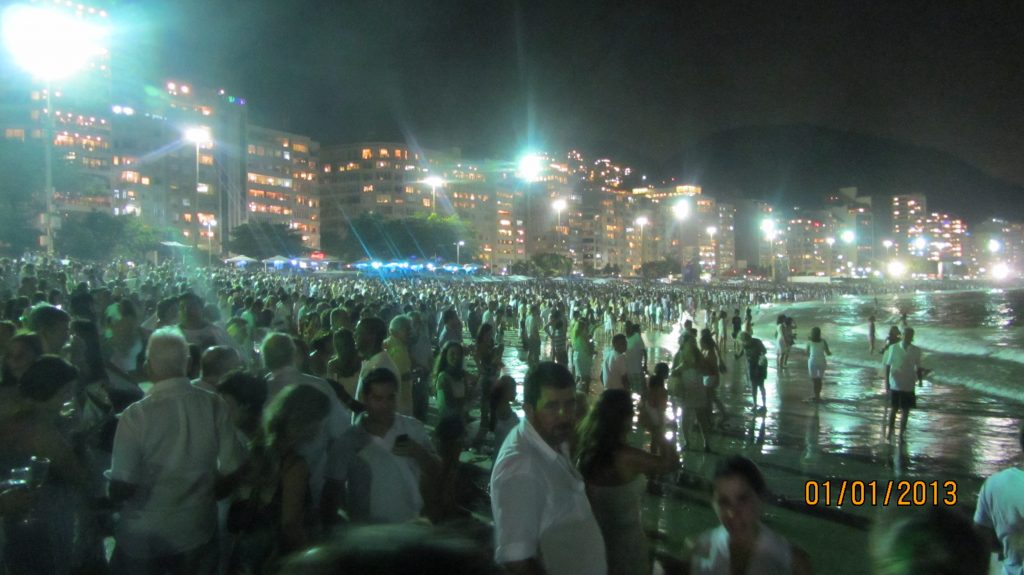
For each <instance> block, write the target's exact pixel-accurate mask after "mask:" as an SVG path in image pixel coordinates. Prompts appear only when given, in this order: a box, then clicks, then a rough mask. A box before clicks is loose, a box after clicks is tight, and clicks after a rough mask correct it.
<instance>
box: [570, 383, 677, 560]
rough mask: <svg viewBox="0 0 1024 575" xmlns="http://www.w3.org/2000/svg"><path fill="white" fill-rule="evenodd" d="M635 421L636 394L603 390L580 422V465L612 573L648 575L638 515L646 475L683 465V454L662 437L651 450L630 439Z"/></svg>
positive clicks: (660, 472) (578, 461)
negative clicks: (634, 402)
mask: <svg viewBox="0 0 1024 575" xmlns="http://www.w3.org/2000/svg"><path fill="white" fill-rule="evenodd" d="M632 422H633V398H632V396H631V395H630V393H629V392H628V391H626V390H623V389H609V390H607V391H605V392H604V393H603V394H601V397H600V398H599V399H598V400H597V403H595V404H594V407H593V408H592V409H591V411H590V413H589V414H587V416H586V417H585V418H584V419H583V422H582V423H580V443H579V447H578V454H579V455H578V456H577V466H578V468H579V470H580V474H581V475H583V479H584V480H585V481H586V483H587V496H588V498H589V499H590V506H591V508H593V511H594V517H595V518H596V519H597V524H598V525H599V526H600V528H601V533H602V535H603V536H604V545H605V554H606V557H607V559H608V575H649V574H650V573H651V560H650V551H649V546H648V543H647V539H646V536H645V535H644V530H643V523H642V521H641V518H640V500H641V497H642V496H643V493H644V488H645V487H646V485H647V481H646V477H645V476H656V475H660V474H662V473H668V472H670V471H672V470H674V469H675V468H677V467H678V466H679V454H678V453H677V452H676V451H675V449H674V447H673V446H672V445H671V444H670V443H668V442H666V441H665V438H664V435H662V436H661V437H660V438H656V439H660V441H661V443H662V444H661V445H659V454H658V455H653V454H651V453H648V452H646V451H644V450H642V449H637V448H635V447H632V446H630V445H629V444H628V443H627V442H626V436H627V435H628V434H629V431H630V427H631V425H632Z"/></svg>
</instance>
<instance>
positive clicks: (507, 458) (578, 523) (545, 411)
mask: <svg viewBox="0 0 1024 575" xmlns="http://www.w3.org/2000/svg"><path fill="white" fill-rule="evenodd" d="M524 395H525V398H524V402H523V408H524V410H525V411H526V419H525V420H524V421H522V422H520V424H519V426H518V427H516V428H515V429H513V430H512V432H511V433H509V435H508V437H507V438H506V439H505V443H504V444H503V445H502V447H501V452H500V453H499V454H498V459H497V461H496V462H495V464H494V470H493V472H492V473H491V510H492V512H493V515H494V537H495V545H494V559H495V561H496V562H497V563H499V564H501V565H502V566H503V567H505V568H506V569H507V570H508V571H509V572H510V573H528V574H541V573H546V574H549V575H575V574H579V575H604V574H605V573H607V571H608V567H607V563H606V560H605V551H604V539H603V538H602V536H601V530H600V528H599V527H598V525H597V520H596V519H595V518H594V513H593V511H592V510H591V508H590V502H589V501H588V500H587V492H586V487H585V485H584V483H583V478H582V477H581V476H580V474H579V472H577V471H576V468H575V466H574V465H573V464H572V461H571V460H570V458H569V445H568V442H569V439H570V437H571V436H572V434H573V429H574V423H575V420H574V415H575V412H576V386H575V382H574V380H573V377H572V374H571V373H569V370H568V369H567V368H566V367H565V366H563V365H559V364H556V363H554V362H549V361H546V362H541V363H539V364H538V365H537V366H535V367H534V368H532V369H531V370H530V372H529V373H528V374H527V375H526V383H525V392H524Z"/></svg>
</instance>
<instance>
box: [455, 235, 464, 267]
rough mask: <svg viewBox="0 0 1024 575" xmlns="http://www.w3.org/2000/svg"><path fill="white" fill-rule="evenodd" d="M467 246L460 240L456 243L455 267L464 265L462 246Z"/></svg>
mask: <svg viewBox="0 0 1024 575" xmlns="http://www.w3.org/2000/svg"><path fill="white" fill-rule="evenodd" d="M464 245H466V242H464V241H462V240H459V241H457V242H455V265H458V266H461V265H462V246H464Z"/></svg>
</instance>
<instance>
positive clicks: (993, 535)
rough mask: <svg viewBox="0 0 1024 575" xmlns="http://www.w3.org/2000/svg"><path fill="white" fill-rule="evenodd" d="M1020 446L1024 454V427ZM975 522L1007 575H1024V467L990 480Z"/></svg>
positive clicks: (984, 486)
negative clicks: (1001, 562)
mask: <svg viewBox="0 0 1024 575" xmlns="http://www.w3.org/2000/svg"><path fill="white" fill-rule="evenodd" d="M1019 443H1020V447H1021V449H1022V450H1024V426H1022V427H1021V429H1020V434H1019ZM974 522H975V523H976V524H977V526H978V527H979V528H980V531H981V532H982V534H984V535H987V537H986V538H987V539H988V541H989V543H990V545H991V546H992V549H993V551H997V552H998V553H999V554H1000V556H1001V559H1002V561H1003V571H1002V572H1003V573H1004V574H1005V575H1022V574H1024V463H1022V464H1020V465H1018V466H1017V467H1010V468H1009V469H1004V470H1002V471H1000V472H999V473H996V474H995V475H993V476H991V477H989V478H988V479H986V480H985V483H984V484H983V485H982V486H981V492H979V493H978V506H977V508H976V509H975V511H974Z"/></svg>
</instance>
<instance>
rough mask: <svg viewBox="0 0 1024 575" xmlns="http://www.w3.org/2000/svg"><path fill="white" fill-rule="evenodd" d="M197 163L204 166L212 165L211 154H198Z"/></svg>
mask: <svg viewBox="0 0 1024 575" xmlns="http://www.w3.org/2000/svg"><path fill="white" fill-rule="evenodd" d="M199 163H200V164H202V165H204V166H212V165H213V156H211V155H209V154H200V155H199Z"/></svg>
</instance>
